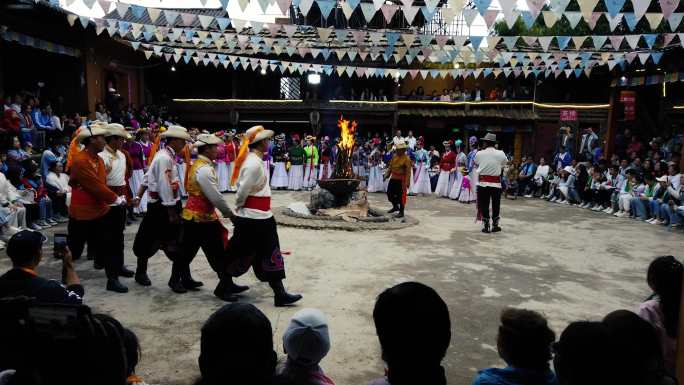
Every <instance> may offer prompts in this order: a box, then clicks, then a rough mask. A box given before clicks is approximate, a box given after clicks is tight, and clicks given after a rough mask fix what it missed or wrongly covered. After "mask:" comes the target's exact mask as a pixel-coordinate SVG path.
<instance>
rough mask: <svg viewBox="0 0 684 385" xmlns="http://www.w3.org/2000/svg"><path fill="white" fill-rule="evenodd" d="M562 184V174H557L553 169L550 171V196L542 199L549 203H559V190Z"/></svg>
mask: <svg viewBox="0 0 684 385" xmlns="http://www.w3.org/2000/svg"><path fill="white" fill-rule="evenodd" d="M560 182H561V175H560V173H556V171H555V170H554V169H553V168H552V169H551V170H550V171H549V195H547V196H545V197H542V198H543V199H546V200H547V201H549V202H557V201H558V200H559V199H560V190H559V189H558V186H559V185H560Z"/></svg>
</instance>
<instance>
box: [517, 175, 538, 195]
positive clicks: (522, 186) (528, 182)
mask: <svg viewBox="0 0 684 385" xmlns="http://www.w3.org/2000/svg"><path fill="white" fill-rule="evenodd" d="M532 185H534V180H533V179H532V178H527V179H518V195H525V190H526V189H527V187H528V186H532ZM531 190H532V187H530V191H531ZM530 193H531V192H530Z"/></svg>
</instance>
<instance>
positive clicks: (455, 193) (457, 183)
mask: <svg viewBox="0 0 684 385" xmlns="http://www.w3.org/2000/svg"><path fill="white" fill-rule="evenodd" d="M452 175H454V182H453V183H452V184H451V188H450V189H449V198H450V199H453V200H458V197H459V195H461V184H462V183H463V174H461V173H460V172H459V171H456V172H455V173H453V174H452Z"/></svg>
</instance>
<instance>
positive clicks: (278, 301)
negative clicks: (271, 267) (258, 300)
mask: <svg viewBox="0 0 684 385" xmlns="http://www.w3.org/2000/svg"><path fill="white" fill-rule="evenodd" d="M300 299H302V296H301V295H300V294H290V293H287V292H284V293H280V294H276V296H275V297H274V303H275V306H276V307H283V306H288V305H292V304H293V303H295V302H297V301H299V300H300Z"/></svg>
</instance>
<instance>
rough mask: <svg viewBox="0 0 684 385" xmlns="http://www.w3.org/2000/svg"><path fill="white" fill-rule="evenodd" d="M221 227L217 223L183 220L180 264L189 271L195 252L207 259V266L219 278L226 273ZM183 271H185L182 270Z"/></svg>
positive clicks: (222, 229)
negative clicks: (200, 250)
mask: <svg viewBox="0 0 684 385" xmlns="http://www.w3.org/2000/svg"><path fill="white" fill-rule="evenodd" d="M223 231H225V230H224V228H223V225H221V223H220V222H219V221H213V222H195V221H188V220H183V226H182V230H181V242H180V243H181V250H182V251H181V253H182V255H183V257H182V263H183V264H184V267H187V271H189V269H190V264H191V263H192V260H193V259H194V258H195V256H196V255H197V251H199V249H200V248H201V249H202V252H203V253H204V255H205V256H206V257H207V261H208V262H209V266H211V268H212V269H213V270H214V271H215V272H216V274H218V276H219V278H221V276H222V275H223V274H224V273H225V272H226V261H225V258H226V248H225V246H224V244H223ZM184 270H185V269H184Z"/></svg>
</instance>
